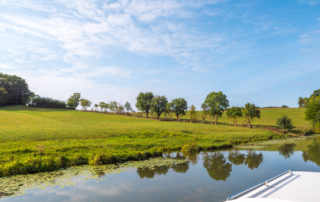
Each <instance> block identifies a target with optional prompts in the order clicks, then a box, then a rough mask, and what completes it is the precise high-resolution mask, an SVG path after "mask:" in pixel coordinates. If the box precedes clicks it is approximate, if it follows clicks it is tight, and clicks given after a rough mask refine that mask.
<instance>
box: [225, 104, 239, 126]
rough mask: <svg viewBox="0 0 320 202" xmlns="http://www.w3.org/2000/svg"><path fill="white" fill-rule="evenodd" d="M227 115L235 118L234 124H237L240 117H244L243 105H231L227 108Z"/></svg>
mask: <svg viewBox="0 0 320 202" xmlns="http://www.w3.org/2000/svg"><path fill="white" fill-rule="evenodd" d="M227 116H228V118H229V119H230V118H231V119H233V125H234V126H237V119H238V117H242V109H241V107H231V108H229V109H227Z"/></svg>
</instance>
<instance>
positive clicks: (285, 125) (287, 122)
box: [277, 115, 294, 132]
mask: <svg viewBox="0 0 320 202" xmlns="http://www.w3.org/2000/svg"><path fill="white" fill-rule="evenodd" d="M277 125H278V126H279V127H280V128H281V129H282V130H283V132H289V131H291V130H292V129H293V128H294V127H293V125H292V120H291V119H290V118H289V117H288V116H287V115H283V116H282V117H280V118H278V120H277Z"/></svg>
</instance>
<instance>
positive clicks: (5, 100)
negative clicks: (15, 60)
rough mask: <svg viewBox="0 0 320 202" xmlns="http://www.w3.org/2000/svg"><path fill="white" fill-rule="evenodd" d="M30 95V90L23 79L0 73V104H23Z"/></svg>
mask: <svg viewBox="0 0 320 202" xmlns="http://www.w3.org/2000/svg"><path fill="white" fill-rule="evenodd" d="M30 95H32V92H31V91H30V90H29V87H28V84H27V83H26V81H25V80H24V79H22V78H20V77H18V76H15V75H7V74H2V73H0V106H3V105H25V104H26V103H27V102H28V100H29V96H30Z"/></svg>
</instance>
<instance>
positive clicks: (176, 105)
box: [169, 98, 188, 121]
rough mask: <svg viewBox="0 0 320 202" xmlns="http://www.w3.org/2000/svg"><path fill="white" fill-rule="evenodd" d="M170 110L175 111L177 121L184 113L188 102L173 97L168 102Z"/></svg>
mask: <svg viewBox="0 0 320 202" xmlns="http://www.w3.org/2000/svg"><path fill="white" fill-rule="evenodd" d="M169 108H170V111H171V112H173V113H175V115H176V117H177V121H178V120H179V117H180V115H185V114H186V110H187V109H188V103H187V101H186V100H185V99H184V98H176V99H173V100H172V101H171V102H170V104H169Z"/></svg>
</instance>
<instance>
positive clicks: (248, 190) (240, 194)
mask: <svg viewBox="0 0 320 202" xmlns="http://www.w3.org/2000/svg"><path fill="white" fill-rule="evenodd" d="M288 173H289V174H292V171H291V170H287V171H285V172H283V173H281V174H279V175H277V176H274V177H272V178H270V179H268V180H265V181H263V182H261V183H258V184H256V185H253V186H251V187H248V188H246V189H244V190H242V191H240V192H237V193H235V194H232V195H229V196H228V198H227V201H230V200H233V199H237V198H239V197H241V196H243V195H245V194H247V193H249V192H251V191H253V190H255V189H258V188H259V187H262V186H264V185H266V186H268V185H269V183H270V182H272V181H273V180H276V179H278V178H279V177H281V176H283V175H285V174H288Z"/></svg>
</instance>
